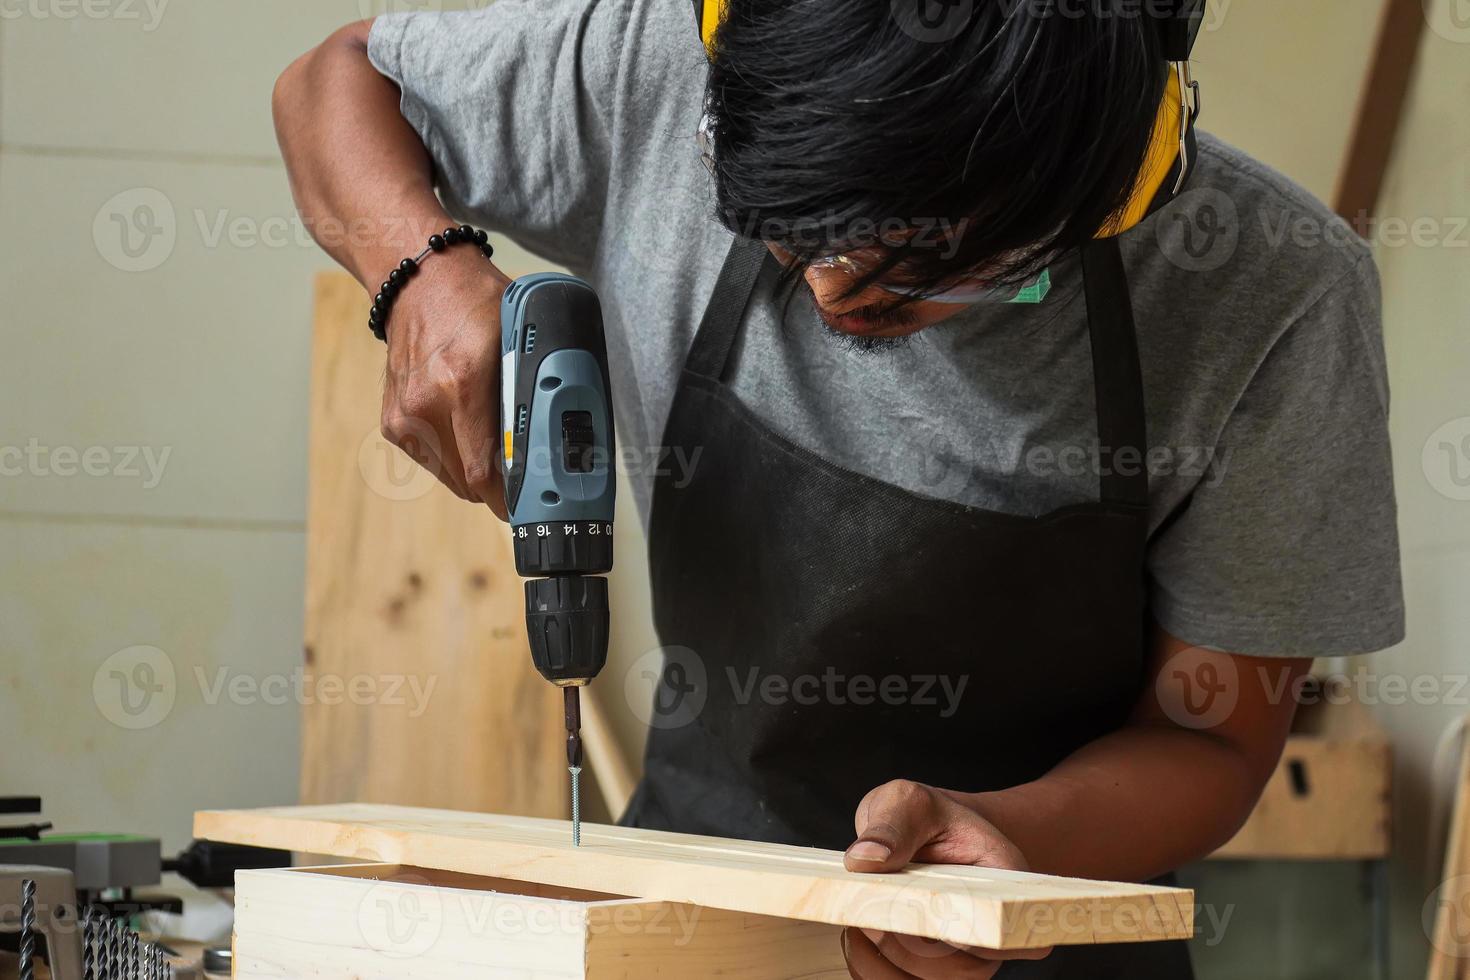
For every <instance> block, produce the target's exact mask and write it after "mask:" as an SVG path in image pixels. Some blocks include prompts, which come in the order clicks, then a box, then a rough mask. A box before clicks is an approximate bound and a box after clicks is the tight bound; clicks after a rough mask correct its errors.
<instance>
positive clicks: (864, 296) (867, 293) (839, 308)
mask: <svg viewBox="0 0 1470 980" xmlns="http://www.w3.org/2000/svg"><path fill="white" fill-rule="evenodd" d="M856 281H857V279H856V277H855V276H854V274H853V273H852V272H850V271H848V270H847V269H843V268H838V267H833V266H815V267H811V268H808V269H807V270H806V282H807V285H808V286H811V287H812V293H813V295H815V296H816V298H817V305H818V306H820V307H821V308H822V310H823V312H826V313H832V314H836V315H838V316H841V315H842V314H844V313H851V312H852V311H853V310H856V309H861V308H862V307H864V306H871V305H872V304H874V303H876V302H878V301H879V299H880V298H881V296H882V290H880V289H878V288H877V287H876V286H872V287H869V288H868V289H864V290H863V291H862V292H860V293H856V294H854V295H851V296H849V295H848V292H849V291H850V290H851V289H852V287H853V284H854V283H855V282H856Z"/></svg>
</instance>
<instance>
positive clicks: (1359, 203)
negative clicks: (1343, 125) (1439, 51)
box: [1335, 0, 1426, 232]
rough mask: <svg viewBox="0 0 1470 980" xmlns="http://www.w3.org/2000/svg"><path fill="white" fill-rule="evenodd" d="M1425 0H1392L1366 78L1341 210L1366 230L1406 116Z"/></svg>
mask: <svg viewBox="0 0 1470 980" xmlns="http://www.w3.org/2000/svg"><path fill="white" fill-rule="evenodd" d="M1423 3H1424V0H1386V2H1385V3H1384V6H1383V12H1382V14H1381V19H1380V21H1379V26H1378V42H1377V45H1376V46H1375V50H1374V55H1373V62H1372V64H1371V65H1370V66H1369V68H1368V74H1367V76H1366V77H1365V78H1364V80H1363V89H1362V94H1361V96H1360V97H1359V100H1358V111H1357V116H1356V121H1355V122H1354V125H1353V135H1352V138H1351V140H1350V141H1349V142H1348V149H1347V159H1346V161H1345V162H1344V165H1343V170H1342V173H1341V175H1340V176H1339V178H1338V184H1337V194H1336V202H1335V207H1336V210H1337V213H1338V214H1339V215H1340V216H1342V218H1343V219H1345V220H1346V221H1347V222H1348V223H1349V224H1352V225H1353V226H1354V227H1355V228H1357V229H1358V230H1359V231H1360V232H1364V231H1366V221H1365V219H1368V218H1371V217H1372V216H1373V213H1374V211H1375V210H1376V209H1377V207H1378V199H1379V197H1380V195H1381V194H1382V191H1383V179H1384V175H1385V174H1387V172H1388V164H1389V161H1390V160H1391V159H1392V157H1393V146H1394V141H1395V140H1396V139H1397V138H1398V133H1399V128H1400V125H1401V123H1402V121H1403V115H1404V106H1405V105H1406V103H1407V101H1408V95H1409V85H1410V83H1411V82H1412V81H1413V78H1414V67H1415V65H1416V64H1417V63H1418V60H1419V49H1420V45H1421V41H1422V38H1423V36H1424V28H1425V23H1426V21H1425V16H1426V15H1425V11H1424V6H1423Z"/></svg>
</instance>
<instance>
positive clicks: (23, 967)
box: [20, 878, 36, 980]
mask: <svg viewBox="0 0 1470 980" xmlns="http://www.w3.org/2000/svg"><path fill="white" fill-rule="evenodd" d="M35 975H36V881H35V879H34V878H22V879H21V882H20V980H33V978H34V977H35Z"/></svg>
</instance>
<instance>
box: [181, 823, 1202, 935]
mask: <svg viewBox="0 0 1470 980" xmlns="http://www.w3.org/2000/svg"><path fill="white" fill-rule="evenodd" d="M194 833H195V835H196V836H198V837H201V838H204V839H206V840H215V841H225V842H230V843H240V844H255V845H263V846H269V847H278V848H284V849H287V850H294V851H305V852H309V853H313V854H330V855H334V856H337V857H346V858H356V859H359V860H367V861H373V862H378V863H387V864H402V865H412V866H416V867H423V868H439V869H444V870H449V871H458V872H463V873H466V874H474V875H483V876H486V877H498V878H510V879H514V880H517V881H531V882H541V883H544V884H551V885H557V886H561V887H567V888H581V889H588V890H591V891H598V892H611V893H615V894H620V895H629V896H634V897H637V898H643V899H650V900H655V901H663V902H675V903H682V904H690V905H697V906H701V907H704V908H715V909H727V910H730V911H735V912H748V913H753V914H756V915H766V916H776V917H779V918H785V919H797V920H801V921H805V922H821V923H826V924H828V925H840V926H857V927H861V928H868V929H882V930H885V931H889V932H897V933H902V934H906V935H916V936H925V937H928V938H932V939H942V940H945V941H948V942H954V943H964V944H967V945H974V946H984V947H989V948H993V949H1025V948H1034V947H1038V946H1053V945H1074V944H1090V943H1112V942H1130V941H1143V940H1162V939H1184V938H1188V937H1189V936H1190V935H1191V934H1192V931H1193V902H1194V896H1193V893H1192V892H1189V891H1187V890H1183V889H1177V888H1156V887H1152V886H1146V885H1133V884H1113V883H1108V882H1098V881H1082V880H1078V879H1071V878H1054V877H1049V876H1045V875H1036V874H1023V873H1020V872H1014V871H998V870H994V869H990V868H974V867H958V866H952V865H914V866H912V867H910V868H909V869H907V870H906V871H904V872H902V873H899V874H893V875H864V874H855V873H852V872H848V871H846V870H845V869H844V868H843V866H842V855H841V853H839V852H837V851H824V850H818V849H815V848H804V847H790V846H785V845H778V844H759V843H750V842H745V841H733V840H723V839H718V838H710V837H692V836H688V835H683V834H669V833H661V832H656V831H644V830H632V829H628V828H619V827H601V826H585V827H584V828H583V831H582V842H583V846H582V847H580V848H577V847H573V846H572V844H571V833H570V827H569V825H568V824H567V823H565V822H564V821H559V820H535V819H528V818H512V817H499V816H489V815H481V814H473V813H455V812H450V811H442V810H441V811H434V810H414V809H409V808H405V807H385V806H365V805H356V806H354V805H347V806H337V807H294V808H282V809H271V810H250V811H216V812H203V813H199V814H196V816H195V822H194Z"/></svg>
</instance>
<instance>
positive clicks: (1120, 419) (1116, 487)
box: [1082, 238, 1148, 507]
mask: <svg viewBox="0 0 1470 980" xmlns="http://www.w3.org/2000/svg"><path fill="white" fill-rule="evenodd" d="M1082 278H1083V281H1084V283H1085V285H1086V290H1087V331H1088V334H1089V335H1090V336H1091V339H1092V386H1093V391H1094V392H1095V396H1096V399H1097V438H1098V444H1099V445H1100V446H1101V449H1102V454H1103V456H1102V461H1101V462H1102V471H1101V476H1100V481H1101V484H1102V486H1101V490H1102V500H1103V503H1112V504H1128V505H1131V506H1135V507H1144V506H1147V505H1148V467H1147V465H1146V462H1147V456H1146V452H1147V446H1148V426H1147V421H1146V415H1145V408H1144V400H1143V370H1142V368H1141V367H1140V366H1139V361H1138V337H1137V333H1136V329H1135V326H1134V321H1133V301H1132V299H1130V298H1129V295H1128V273H1127V271H1126V270H1125V269H1124V267H1123V255H1122V253H1121V252H1120V251H1119V249H1118V240H1117V239H1116V238H1100V239H1097V240H1095V241H1092V242H1089V243H1088V244H1086V245H1084V246H1083V247H1082Z"/></svg>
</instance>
